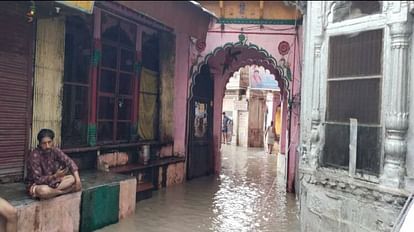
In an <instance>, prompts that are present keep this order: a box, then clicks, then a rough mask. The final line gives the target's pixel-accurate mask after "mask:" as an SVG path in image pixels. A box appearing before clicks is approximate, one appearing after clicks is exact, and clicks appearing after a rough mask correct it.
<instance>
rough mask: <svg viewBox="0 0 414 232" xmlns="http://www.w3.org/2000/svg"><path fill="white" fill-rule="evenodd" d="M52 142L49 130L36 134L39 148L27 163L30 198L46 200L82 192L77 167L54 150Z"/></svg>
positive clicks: (33, 152) (61, 153)
mask: <svg viewBox="0 0 414 232" xmlns="http://www.w3.org/2000/svg"><path fill="white" fill-rule="evenodd" d="M54 138H55V133H54V132H53V131H52V130H50V129H42V130H40V132H39V133H38V134H37V140H38V141H39V145H38V147H37V148H35V149H34V150H33V151H32V152H31V153H30V155H29V158H28V160H27V162H28V164H27V182H28V185H27V188H28V191H29V194H30V196H32V197H33V198H40V199H48V198H52V197H56V196H59V195H61V194H65V193H69V192H73V191H80V190H81V188H82V186H81V182H80V178H79V173H78V166H76V164H75V162H73V160H71V159H70V158H69V157H68V156H67V155H65V153H63V152H62V151H61V150H60V149H59V148H56V147H54V144H53V139H54Z"/></svg>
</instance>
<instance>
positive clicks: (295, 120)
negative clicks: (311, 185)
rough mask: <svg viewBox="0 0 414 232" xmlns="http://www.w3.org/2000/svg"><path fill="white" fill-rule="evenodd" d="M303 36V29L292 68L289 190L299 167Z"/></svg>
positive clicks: (296, 45)
mask: <svg viewBox="0 0 414 232" xmlns="http://www.w3.org/2000/svg"><path fill="white" fill-rule="evenodd" d="M300 38H302V30H300V31H299V38H298V40H297V41H296V42H295V57H294V59H295V62H294V64H295V67H293V69H292V72H294V73H292V74H293V76H294V81H293V86H292V88H291V93H292V96H293V97H294V98H293V99H294V103H293V105H292V112H291V120H290V123H291V125H290V126H291V135H290V139H291V143H290V146H289V157H288V180H287V181H288V183H287V190H288V192H294V183H295V174H296V169H297V160H298V154H297V150H296V149H297V146H298V144H299V132H300V85H301V67H300V59H301V57H302V54H303V53H302V44H301V42H300V41H299V39H300Z"/></svg>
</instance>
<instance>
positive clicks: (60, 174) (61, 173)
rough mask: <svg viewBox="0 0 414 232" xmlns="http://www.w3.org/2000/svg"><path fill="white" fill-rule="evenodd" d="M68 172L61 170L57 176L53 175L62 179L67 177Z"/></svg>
mask: <svg viewBox="0 0 414 232" xmlns="http://www.w3.org/2000/svg"><path fill="white" fill-rule="evenodd" d="M67 172H68V170H67V169H59V170H57V172H56V173H55V174H53V175H54V176H55V177H56V178H59V179H62V178H63V177H64V176H66V174H67Z"/></svg>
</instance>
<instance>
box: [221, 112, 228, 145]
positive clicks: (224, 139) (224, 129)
mask: <svg viewBox="0 0 414 232" xmlns="http://www.w3.org/2000/svg"><path fill="white" fill-rule="evenodd" d="M229 120H230V119H229V117H227V116H226V112H223V118H222V121H221V122H222V123H221V134H222V143H224V144H227V131H228V121H229Z"/></svg>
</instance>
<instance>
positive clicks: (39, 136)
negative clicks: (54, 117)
mask: <svg viewBox="0 0 414 232" xmlns="http://www.w3.org/2000/svg"><path fill="white" fill-rule="evenodd" d="M44 137H49V138H50V139H52V140H53V139H54V138H55V132H53V131H52V130H51V129H41V130H40V131H39V133H38V134H37V141H39V143H41V142H42V139H43V138H44Z"/></svg>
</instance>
